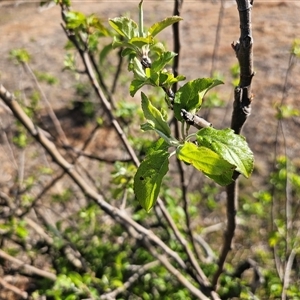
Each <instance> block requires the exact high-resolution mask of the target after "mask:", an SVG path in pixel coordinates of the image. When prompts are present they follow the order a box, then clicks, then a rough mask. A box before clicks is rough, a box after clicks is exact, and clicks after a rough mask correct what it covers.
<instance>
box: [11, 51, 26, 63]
mask: <svg viewBox="0 0 300 300" xmlns="http://www.w3.org/2000/svg"><path fill="white" fill-rule="evenodd" d="M9 55H10V58H11V59H13V60H15V61H16V63H17V64H20V63H28V62H29V60H30V54H29V53H28V52H27V50H26V49H23V48H21V49H13V50H11V51H10V52H9Z"/></svg>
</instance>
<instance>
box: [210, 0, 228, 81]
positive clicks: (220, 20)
mask: <svg viewBox="0 0 300 300" xmlns="http://www.w3.org/2000/svg"><path fill="white" fill-rule="evenodd" d="M224 10H225V0H221V1H220V10H219V18H218V25H217V30H216V38H215V45H214V50H213V55H212V59H211V69H210V77H212V76H213V72H214V71H215V67H216V60H217V58H218V50H219V45H220V34H221V29H222V25H223V19H224Z"/></svg>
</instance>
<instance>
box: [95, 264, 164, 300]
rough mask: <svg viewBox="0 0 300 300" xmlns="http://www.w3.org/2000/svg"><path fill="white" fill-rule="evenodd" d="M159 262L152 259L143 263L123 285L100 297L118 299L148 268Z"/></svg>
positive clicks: (104, 299)
mask: <svg viewBox="0 0 300 300" xmlns="http://www.w3.org/2000/svg"><path fill="white" fill-rule="evenodd" d="M158 264H159V261H158V260H156V261H152V262H150V263H148V264H146V265H143V266H141V267H139V268H138V269H137V270H135V271H134V274H133V275H132V276H131V277H130V278H129V279H128V280H127V281H126V282H124V283H123V285H122V286H120V287H118V288H117V289H115V290H113V291H112V292H109V293H106V294H103V295H101V296H100V299H103V300H111V299H116V297H117V296H118V295H119V294H120V293H122V292H124V291H126V290H127V289H128V288H130V287H131V286H132V285H133V284H134V282H135V281H137V280H138V279H139V278H140V277H141V276H142V275H143V274H145V273H146V272H147V271H148V270H150V269H151V268H154V267H156V266H157V265H158Z"/></svg>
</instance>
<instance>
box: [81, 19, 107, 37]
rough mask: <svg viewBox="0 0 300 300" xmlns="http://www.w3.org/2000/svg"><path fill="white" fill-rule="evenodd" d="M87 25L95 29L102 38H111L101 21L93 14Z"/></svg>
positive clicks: (87, 20)
mask: <svg viewBox="0 0 300 300" xmlns="http://www.w3.org/2000/svg"><path fill="white" fill-rule="evenodd" d="M86 23H87V25H88V26H89V27H92V28H95V29H96V30H97V32H98V33H99V34H100V35H101V36H109V35H110V34H109V32H108V30H107V28H106V27H105V26H104V25H103V24H102V22H101V21H100V19H99V18H98V17H96V16H95V15H93V14H92V15H90V16H88V17H87V19H86Z"/></svg>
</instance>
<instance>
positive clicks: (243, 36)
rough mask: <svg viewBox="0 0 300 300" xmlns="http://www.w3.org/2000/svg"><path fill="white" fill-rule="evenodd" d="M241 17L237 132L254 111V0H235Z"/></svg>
mask: <svg viewBox="0 0 300 300" xmlns="http://www.w3.org/2000/svg"><path fill="white" fill-rule="evenodd" d="M236 3H237V8H238V11H239V17H240V38H239V41H238V42H237V43H236V44H234V43H233V44H232V48H233V50H234V51H235V53H236V56H237V59H238V62H239V65H240V82H239V85H238V86H237V87H236V88H235V91H234V102H233V113H232V118H231V128H232V129H233V130H234V132H235V133H236V134H240V132H241V130H242V127H243V125H244V124H245V122H246V120H247V118H248V116H249V115H250V112H251V101H252V94H251V82H252V78H253V75H254V72H253V52H252V45H253V38H252V30H251V8H252V1H251V0H236ZM238 176H239V173H237V172H235V173H234V178H233V179H235V181H234V182H233V183H231V184H230V185H228V186H227V188H226V192H227V228H226V231H225V234H224V243H223V246H222V250H221V254H220V258H219V262H218V269H217V271H216V273H215V275H214V278H213V282H212V285H213V287H214V288H216V285H217V283H218V279H219V277H220V275H221V273H222V271H223V267H224V263H225V260H226V257H227V255H228V253H229V251H230V250H231V243H232V239H233V237H234V232H235V228H236V219H235V216H236V210H237V199H238V182H237V178H238Z"/></svg>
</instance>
